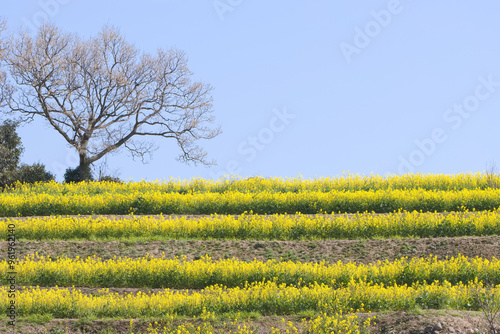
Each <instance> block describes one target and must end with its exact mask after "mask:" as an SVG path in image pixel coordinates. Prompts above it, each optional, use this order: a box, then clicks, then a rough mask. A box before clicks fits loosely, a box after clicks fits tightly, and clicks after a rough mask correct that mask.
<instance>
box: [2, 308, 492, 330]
mask: <svg viewBox="0 0 500 334" xmlns="http://www.w3.org/2000/svg"><path fill="white" fill-rule="evenodd" d="M373 316H375V317H376V320H375V323H374V324H373V325H372V326H371V327H370V328H368V332H369V333H370V334H387V333H394V334H425V333H431V331H430V328H433V327H434V326H436V325H437V324H438V323H440V324H441V326H442V330H441V331H439V332H438V333H439V334H449V333H460V332H461V333H467V330H469V331H470V330H472V331H474V330H476V333H488V331H487V330H488V329H487V326H486V323H485V321H484V317H483V316H482V315H481V314H480V313H479V312H468V311H450V310H423V311H414V312H384V313H372V314H358V318H359V320H360V322H362V321H364V320H365V319H366V318H367V317H373ZM282 319H285V322H288V321H292V322H293V323H294V325H295V326H296V327H297V329H299V331H301V330H303V329H304V326H303V325H302V324H301V317H300V316H259V315H253V316H252V317H251V318H246V319H242V320H241V321H239V322H238V323H239V324H243V323H246V324H247V325H248V326H249V327H250V328H251V329H252V330H255V331H256V332H257V333H270V332H271V328H272V327H274V328H280V329H287V328H289V327H287V326H286V325H284V324H283V321H282ZM306 319H310V317H307V318H306ZM155 321H157V322H158V323H160V324H161V323H162V319H133V329H132V330H131V327H130V319H97V320H92V319H51V320H47V321H43V320H37V319H29V320H19V321H18V322H17V324H16V326H15V331H12V328H11V327H9V326H8V325H7V321H6V320H2V321H0V333H37V334H42V333H43V334H45V333H68V334H77V333H78V334H83V333H86V334H102V333H109V334H110V333H113V334H115V333H116V334H118V333H120V334H121V333H131V332H132V331H133V332H134V333H138V332H140V333H146V332H147V328H148V326H149V324H150V323H154V322H155ZM230 321H231V319H219V320H216V321H215V322H213V323H212V325H213V326H214V328H216V330H217V329H219V330H218V332H217V333H227V330H228V329H233V330H234V329H236V326H234V325H230ZM186 322H190V323H192V324H194V325H199V324H200V321H199V320H198V321H196V320H194V321H193V320H192V319H187V320H186V319H184V320H178V319H177V320H174V324H175V325H180V324H184V323H186ZM224 323H226V324H228V327H226V330H225V331H223V330H222V328H223V327H224Z"/></svg>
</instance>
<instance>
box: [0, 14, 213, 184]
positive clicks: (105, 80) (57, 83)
mask: <svg viewBox="0 0 500 334" xmlns="http://www.w3.org/2000/svg"><path fill="white" fill-rule="evenodd" d="M5 56H6V57H5V58H6V60H5V63H6V64H7V67H8V70H9V75H10V78H12V81H13V84H12V86H13V87H14V89H15V90H14V92H13V94H12V96H11V97H10V98H9V99H8V105H9V109H10V110H11V111H12V112H16V113H18V114H20V115H21V116H22V119H23V120H30V119H32V118H33V117H41V118H43V119H45V120H46V121H47V122H48V123H49V124H50V126H51V127H53V128H54V129H55V130H56V131H57V132H58V133H59V134H60V135H61V136H62V137H63V138H64V139H65V140H66V142H67V143H69V145H71V146H72V147H74V148H75V149H76V150H77V152H78V154H79V157H80V164H79V168H80V170H81V171H84V170H87V168H85V166H89V165H90V164H92V163H94V162H95V161H97V160H99V159H101V158H102V157H103V156H105V155H106V154H108V153H110V152H112V151H115V150H117V149H119V148H121V147H125V148H126V149H128V150H129V151H130V153H131V154H132V156H133V157H140V158H144V157H145V156H146V155H148V154H151V152H152V151H153V150H154V149H155V145H154V144H153V142H152V141H151V140H150V139H151V138H150V137H161V138H168V139H172V140H174V141H175V142H176V143H177V144H178V147H179V149H180V154H179V155H178V159H179V160H180V161H182V162H194V163H195V164H196V163H202V164H207V165H208V164H212V163H213V161H210V160H208V159H207V154H206V152H205V151H204V150H203V149H202V148H201V147H200V146H199V145H198V141H199V140H200V139H211V138H214V137H215V136H217V135H218V134H219V133H220V129H219V128H218V127H214V126H210V125H211V124H212V123H213V122H214V118H213V115H212V114H213V105H212V95H211V92H212V87H211V86H210V85H208V84H203V83H200V82H193V81H192V79H191V77H192V73H191V72H190V70H189V69H188V66H187V58H186V55H185V54H184V52H182V51H180V50H176V49H170V50H167V51H164V50H162V49H159V50H158V51H157V52H156V53H155V54H148V53H142V52H140V50H139V49H138V48H137V47H135V46H134V45H133V44H131V43H129V42H127V41H126V40H125V38H124V36H123V35H122V34H121V33H120V31H119V30H118V29H117V28H114V27H109V26H105V27H104V28H103V29H102V30H101V31H100V33H99V34H98V35H97V36H95V37H92V38H89V39H83V38H81V37H79V36H78V35H76V34H69V33H65V32H62V31H61V30H60V29H58V28H57V27H56V26H54V25H51V24H44V25H42V26H41V27H40V29H39V31H38V33H37V34H36V36H30V35H29V34H28V33H26V32H21V33H19V34H18V35H16V36H14V37H13V38H12V39H11V45H10V47H9V48H8V50H7V52H6V55H5ZM148 139H149V140H148ZM81 174H82V175H81V180H85V179H88V178H89V175H87V173H83V172H82V173H81Z"/></svg>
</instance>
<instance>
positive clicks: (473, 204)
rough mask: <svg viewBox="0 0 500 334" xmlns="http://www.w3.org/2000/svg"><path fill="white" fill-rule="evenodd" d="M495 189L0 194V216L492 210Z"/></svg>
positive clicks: (497, 201) (496, 203) (498, 199)
mask: <svg viewBox="0 0 500 334" xmlns="http://www.w3.org/2000/svg"><path fill="white" fill-rule="evenodd" d="M499 207H500V189H487V190H477V189H476V190H468V189H465V190H461V191H441V190H437V191H427V190H377V191H356V192H346V191H338V190H333V191H330V192H304V193H292V192H287V193H276V192H269V191H262V192H259V193H241V192H227V193H194V194H179V193H165V192H149V193H139V192H130V193H104V194H96V195H89V194H76V195H68V194H67V195H62V194H47V193H24V194H11V193H8V192H4V193H2V194H0V216H4V217H5V216H7V217H15V216H40V215H42V216H47V215H75V214H129V213H137V214H161V213H163V214H213V213H219V214H241V213H243V212H245V211H250V210H252V211H253V212H254V213H268V214H273V213H295V212H301V213H308V214H310V213H319V212H348V213H356V212H365V211H368V212H371V211H373V212H379V213H381V212H394V211H397V210H400V209H401V210H407V211H413V210H417V211H420V210H422V211H427V212H432V211H463V210H466V209H468V210H473V209H475V210H477V211H481V210H494V209H497V208H499Z"/></svg>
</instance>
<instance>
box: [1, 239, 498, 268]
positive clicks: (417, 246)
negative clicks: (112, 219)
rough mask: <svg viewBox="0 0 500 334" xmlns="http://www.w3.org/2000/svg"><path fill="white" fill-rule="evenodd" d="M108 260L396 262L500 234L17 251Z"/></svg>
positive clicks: (47, 245)
mask: <svg viewBox="0 0 500 334" xmlns="http://www.w3.org/2000/svg"><path fill="white" fill-rule="evenodd" d="M35 252H38V255H43V256H51V257H52V258H55V257H60V256H67V257H69V258H74V257H76V256H79V257H80V258H86V257H89V256H94V255H96V256H98V257H100V258H102V259H110V258H113V257H114V256H116V257H130V258H138V257H143V256H146V254H149V255H150V256H153V257H161V256H165V258H175V257H181V256H186V257H187V259H189V260H192V259H199V258H200V257H201V256H205V255H208V256H210V257H212V258H213V259H224V258H233V257H235V258H237V259H240V260H246V261H251V260H253V259H257V260H261V261H265V260H268V259H278V260H279V259H281V260H284V261H288V260H291V261H301V262H316V261H322V260H326V261H329V262H337V261H343V262H349V261H351V262H357V263H375V262H377V261H385V260H389V261H393V260H395V259H398V258H401V257H410V258H411V257H426V256H429V255H433V256H437V257H438V258H439V259H444V258H446V257H452V256H457V255H458V254H462V255H465V256H468V257H476V256H479V257H483V258H486V259H491V258H493V257H498V256H499V255H500V237H499V236H488V237H458V238H425V239H374V240H372V239H366V240H365V239H362V240H322V241H248V240H235V241H218V240H167V241H24V242H17V244H16V255H17V257H18V258H23V257H25V256H26V255H28V254H34V253H35ZM6 258H7V242H5V241H2V242H0V260H5V259H6Z"/></svg>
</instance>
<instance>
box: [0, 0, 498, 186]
mask: <svg viewBox="0 0 500 334" xmlns="http://www.w3.org/2000/svg"><path fill="white" fill-rule="evenodd" d="M0 6H1V11H0V16H3V17H5V18H6V19H7V20H8V27H9V31H10V32H15V31H17V29H18V28H20V27H22V26H26V27H27V28H28V29H34V28H36V26H37V25H39V23H40V19H41V18H43V17H48V18H50V20H51V21H52V22H54V23H55V24H56V25H58V26H59V27H61V28H63V29H64V30H66V31H68V32H76V33H79V34H80V35H82V36H92V35H95V34H96V33H97V32H98V31H99V30H100V29H101V28H102V26H103V25H104V24H112V25H115V26H117V27H119V28H120V30H121V31H122V32H123V34H124V35H125V36H126V38H127V39H128V40H129V41H132V42H134V43H135V44H136V46H138V47H139V48H140V49H142V50H143V51H144V52H154V51H155V50H156V49H157V48H163V49H168V48H171V47H176V48H179V49H182V50H184V51H185V52H186V54H187V56H188V58H189V66H190V69H191V70H192V71H193V72H194V78H195V79H197V80H200V81H203V82H207V83H210V84H211V85H212V86H214V88H215V90H214V92H213V97H214V110H215V118H216V123H217V124H219V125H220V126H221V127H222V130H223V133H222V134H221V135H220V136H218V137H217V138H215V139H212V140H210V141H205V142H202V143H201V145H202V146H203V147H205V149H206V150H207V151H208V154H209V156H210V157H212V158H214V159H215V160H216V161H217V162H218V165H217V166H214V167H211V168H206V167H203V166H198V167H195V166H190V165H186V164H182V163H179V162H177V161H176V160H175V157H176V156H177V155H178V151H177V147H176V145H175V144H174V143H171V142H168V141H161V142H158V144H159V145H160V149H159V150H158V151H156V152H155V154H154V156H153V159H152V160H151V161H150V162H149V163H148V164H142V163H141V162H140V161H135V162H134V161H133V160H132V159H131V158H130V157H129V155H128V154H127V152H126V151H121V152H120V153H118V154H113V155H110V156H109V157H108V159H107V164H108V166H109V169H110V170H111V171H114V170H118V175H119V177H121V178H122V179H124V180H129V179H132V180H140V179H143V178H144V179H147V180H155V179H163V178H168V177H170V176H173V177H179V178H191V177H195V176H201V177H205V178H211V177H214V176H215V177H217V176H220V175H222V174H227V173H231V172H232V173H234V174H238V175H240V176H250V175H261V176H283V177H296V176H299V175H302V176H303V177H306V178H310V177H321V176H336V175H339V174H342V173H343V171H349V172H350V173H360V174H370V173H374V174H381V175H385V174H387V173H391V174H393V173H401V172H407V171H414V172H424V173H460V172H469V171H472V172H475V171H482V170H484V169H485V168H486V167H487V165H488V163H490V162H491V161H496V162H497V164H499V165H500V144H499V143H500V131H498V128H499V125H500V112H499V111H500V39H499V38H498V33H499V31H500V20H498V13H500V3H499V2H495V1H493V0H488V1H481V2H473V1H464V0H462V1H457V0H454V1H452V0H443V1H430V0H426V1H411V0H400V1H394V0H390V1H387V0H384V1H364V2H361V1H347V0H342V1H331V0H328V1H327V0H318V1H285V0H275V1H263V0H252V1H249V0H248V1H245V0H216V1H214V0H203V1H186V0H177V1H173V0H169V1H153V0H150V1H124V0H119V1H118V0H115V1H110V0H101V1H89V0H87V1H78V0H39V1H28V0H23V1H13V0H12V1H7V0H2V1H1V2H0ZM20 134H21V136H22V140H23V143H24V146H25V148H26V150H25V153H24V156H23V161H24V162H26V163H33V162H37V161H39V162H41V163H43V164H45V165H46V166H47V167H48V169H49V170H51V171H52V172H54V173H56V174H57V176H58V180H61V179H62V175H63V173H64V169H65V168H67V167H75V166H76V165H77V162H76V159H75V157H76V155H75V152H74V151H73V150H72V149H70V148H69V147H67V145H66V144H65V142H64V140H63V139H62V137H61V136H60V135H59V134H57V133H56V132H55V131H54V130H52V129H50V128H49V126H48V125H46V124H45V123H44V122H43V121H37V122H34V123H31V124H29V125H26V126H24V127H23V128H22V129H20Z"/></svg>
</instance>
